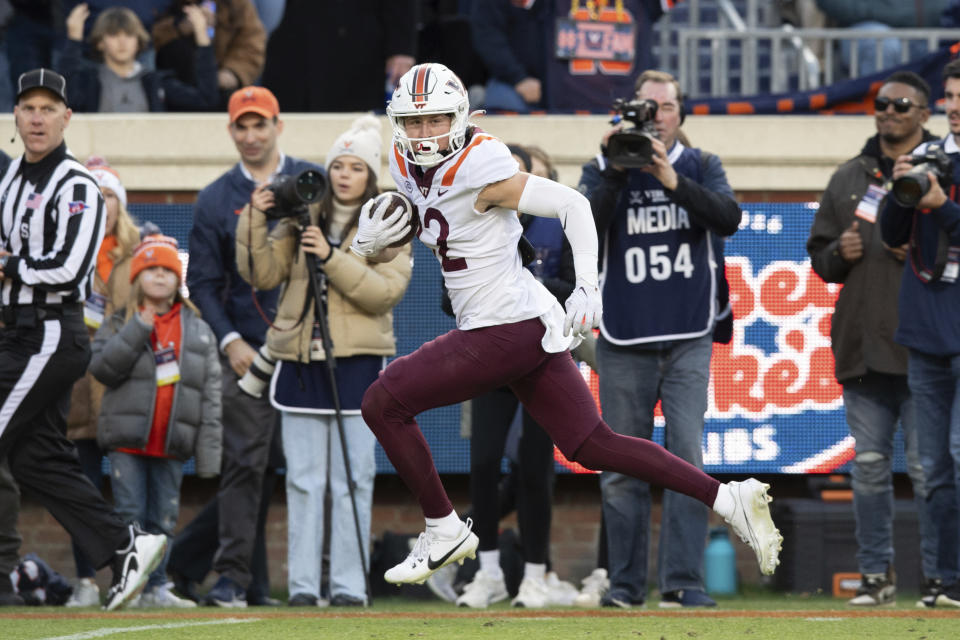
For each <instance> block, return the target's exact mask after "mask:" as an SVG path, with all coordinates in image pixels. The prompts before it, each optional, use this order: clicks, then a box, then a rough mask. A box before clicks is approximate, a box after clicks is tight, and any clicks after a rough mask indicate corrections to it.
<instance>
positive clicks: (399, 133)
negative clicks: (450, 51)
mask: <svg viewBox="0 0 960 640" xmlns="http://www.w3.org/2000/svg"><path fill="white" fill-rule="evenodd" d="M469 107H470V104H469V100H468V99H467V90H466V89H465V88H464V86H463V82H461V81H460V78H458V77H457V74H455V73H454V72H453V71H450V69H448V68H447V67H445V66H443V65H442V64H439V63H437V62H425V63H423V64H418V65H416V66H415V67H413V68H412V69H410V71H407V72H406V73H405V74H403V77H401V78H400V83H399V84H398V85H397V88H396V90H395V91H394V92H393V98H391V99H390V104H388V105H387V116H388V117H389V118H390V124H391V125H393V140H394V144H395V145H396V147H397V149H398V150H399V151H400V153H401V154H402V155H404V156H405V157H406V158H407V159H409V160H410V162H412V163H414V164H416V165H419V166H421V167H432V166H433V165H435V164H438V163H439V162H441V161H442V160H444V159H445V158H448V157H450V156H451V155H453V154H456V153H457V152H458V151H460V150H461V149H462V148H463V143H464V141H465V140H466V136H467V118H468V116H469V115H470V110H469ZM437 113H443V114H449V115H450V116H451V121H450V134H449V135H450V144H449V149H447V150H446V151H443V152H441V151H440V144H439V138H442V137H444V136H445V135H447V134H443V135H440V136H431V137H429V138H410V137H408V136H407V132H406V129H404V126H403V119H404V118H406V117H409V116H424V115H432V114H437Z"/></svg>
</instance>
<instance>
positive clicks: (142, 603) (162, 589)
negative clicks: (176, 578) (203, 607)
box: [131, 584, 197, 609]
mask: <svg viewBox="0 0 960 640" xmlns="http://www.w3.org/2000/svg"><path fill="white" fill-rule="evenodd" d="M171 586H172V584H165V585H162V586H159V587H157V588H155V589H151V590H150V591H144V592H143V593H141V594H140V598H139V602H138V603H137V607H139V608H140V609H193V608H195V607H196V606H197V603H196V602H194V601H193V600H187V599H186V598H178V597H177V596H176V595H174V593H173V592H172V591H170V587H171ZM131 606H132V605H131Z"/></svg>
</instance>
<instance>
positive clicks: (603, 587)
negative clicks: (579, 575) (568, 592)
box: [573, 568, 610, 607]
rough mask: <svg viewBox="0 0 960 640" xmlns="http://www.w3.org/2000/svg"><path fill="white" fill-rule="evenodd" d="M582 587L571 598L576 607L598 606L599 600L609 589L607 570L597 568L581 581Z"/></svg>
mask: <svg viewBox="0 0 960 640" xmlns="http://www.w3.org/2000/svg"><path fill="white" fill-rule="evenodd" d="M581 584H582V585H583V588H582V589H580V593H579V594H577V596H576V597H575V598H574V599H573V604H574V605H575V606H578V607H599V606H600V600H601V599H602V598H603V596H604V595H606V593H607V591H609V590H610V579H609V578H607V570H606V569H602V568H598V569H594V570H593V573H591V574H590V575H588V576H587V577H586V578H584V579H583V580H582V581H581Z"/></svg>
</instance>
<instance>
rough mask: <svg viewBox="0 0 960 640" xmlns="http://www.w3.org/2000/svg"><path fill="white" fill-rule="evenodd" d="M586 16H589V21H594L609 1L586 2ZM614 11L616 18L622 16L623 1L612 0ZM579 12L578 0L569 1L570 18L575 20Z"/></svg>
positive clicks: (594, 0) (592, 0)
mask: <svg viewBox="0 0 960 640" xmlns="http://www.w3.org/2000/svg"><path fill="white" fill-rule="evenodd" d="M586 4H587V6H586V9H587V15H589V16H590V19H591V20H596V19H597V18H598V17H599V16H600V12H601V11H603V10H604V9H606V8H607V5H608V4H609V0H587V3H586ZM613 6H614V9H615V10H616V12H617V17H618V18H619V17H620V16H621V15H623V0H614V3H613ZM579 11H580V0H571V2H570V17H571V18H576V17H577V12H579Z"/></svg>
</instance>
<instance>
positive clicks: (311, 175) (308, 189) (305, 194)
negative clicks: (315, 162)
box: [294, 169, 326, 204]
mask: <svg viewBox="0 0 960 640" xmlns="http://www.w3.org/2000/svg"><path fill="white" fill-rule="evenodd" d="M325 187H326V181H325V180H324V179H323V175H322V174H321V173H320V172H319V171H314V170H313V169H307V170H306V171H303V172H301V173H300V175H298V176H297V181H296V183H295V184H294V189H295V190H296V192H297V196H298V197H299V198H300V200H302V201H303V202H305V203H307V204H311V203H314V202H316V201H317V200H319V199H320V197H321V196H322V195H323V190H324V188H325Z"/></svg>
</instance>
